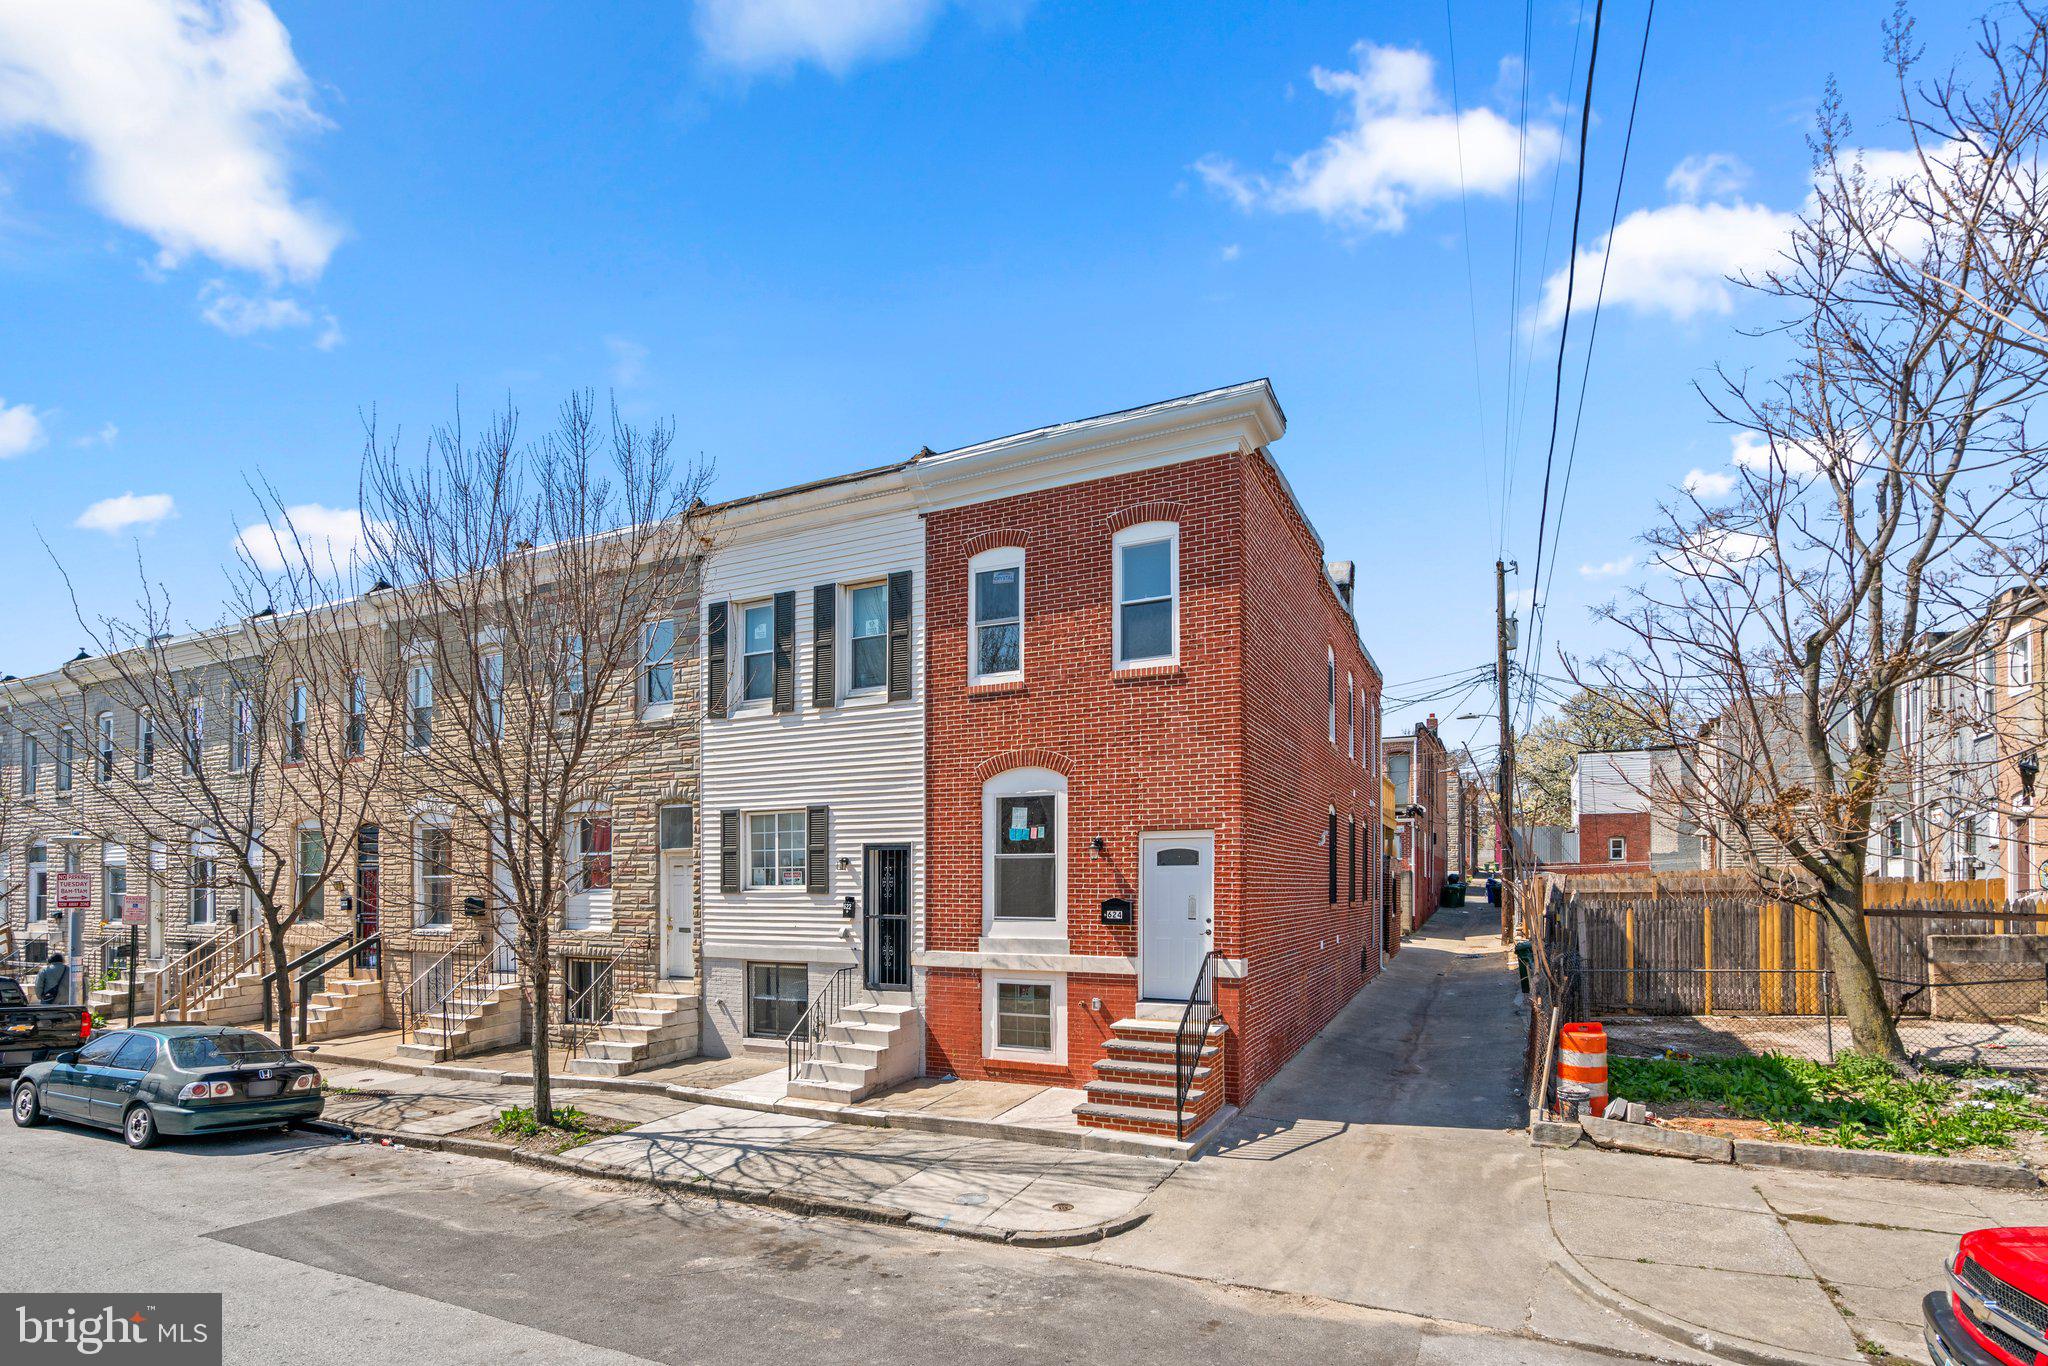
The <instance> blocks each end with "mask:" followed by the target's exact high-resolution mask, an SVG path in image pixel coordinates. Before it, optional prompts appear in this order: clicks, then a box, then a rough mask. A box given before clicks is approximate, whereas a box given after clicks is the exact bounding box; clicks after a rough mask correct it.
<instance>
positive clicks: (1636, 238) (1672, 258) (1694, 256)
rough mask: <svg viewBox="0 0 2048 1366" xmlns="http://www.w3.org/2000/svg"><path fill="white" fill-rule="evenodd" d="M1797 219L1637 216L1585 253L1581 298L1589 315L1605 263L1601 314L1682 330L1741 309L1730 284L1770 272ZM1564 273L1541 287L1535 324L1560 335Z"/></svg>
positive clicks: (1749, 213)
mask: <svg viewBox="0 0 2048 1366" xmlns="http://www.w3.org/2000/svg"><path fill="white" fill-rule="evenodd" d="M1798 221H1799V220H1798V217H1797V215H1794V214H1790V213H1779V212H1778V211H1776V210H1775V209H1769V208H1766V207H1764V206H1763V205H1761V204H1745V203H1741V202H1739V201H1738V202H1735V203H1729V204H1686V203H1680V204H1667V205H1665V206H1664V207H1663V208H1661V209H1637V210H1636V211H1635V212H1634V213H1632V214H1630V215H1628V217H1626V218H1624V219H1622V220H1621V222H1619V223H1617V224H1615V226H1614V231H1613V233H1612V234H1610V235H1609V236H1607V237H1603V238H1602V239H1601V240H1600V241H1598V242H1596V243H1595V244H1594V245H1592V246H1590V247H1582V248H1580V249H1579V273H1578V285H1577V292H1578V298H1577V301H1576V302H1575V304H1574V307H1576V308H1579V309H1586V308H1590V307H1591V306H1592V303H1593V298H1594V295H1595V294H1596V292H1598V290H1599V287H1600V271H1601V267H1602V265H1603V263H1607V258H1608V257H1610V256H1611V257H1612V258H1613V259H1612V262H1611V263H1608V264H1607V265H1606V269H1607V290H1606V294H1605V296H1604V301H1603V307H1621V308H1632V309H1635V310H1636V311H1638V312H1641V313H1664V314H1668V315H1670V316H1671V317H1673V318H1676V319H1678V320H1679V321H1680V322H1685V321H1687V320H1688V319H1691V318H1693V317H1696V316H1697V315H1699V314H1701V313H1730V312H1733V311H1734V308H1735V288H1734V286H1733V285H1731V284H1730V283H1729V279H1730V277H1731V276H1736V275H1741V274H1744V273H1753V272H1757V271H1761V270H1764V269H1766V268H1768V267H1770V266H1771V265H1772V264H1774V263H1775V262H1777V260H1778V259H1779V257H1780V256H1781V255H1782V254H1783V253H1784V251H1785V249H1786V247H1787V246H1789V245H1790V237H1791V233H1792V229H1793V228H1794V227H1795V226H1797V224H1798ZM1565 280H1566V273H1565V271H1564V270H1562V269H1560V270H1559V271H1558V272H1557V273H1556V274H1554V275H1552V276H1551V277H1550V278H1549V279H1548V280H1546V281H1545V282H1544V285H1543V298H1542V301H1541V302H1540V303H1539V304H1538V305H1537V309H1536V321H1537V322H1538V323H1539V324H1541V325H1542V326H1545V327H1554V326H1556V325H1557V324H1558V323H1559V322H1561V321H1562V320H1563V318H1564V302H1565V297H1564V296H1565Z"/></svg>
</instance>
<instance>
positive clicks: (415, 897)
mask: <svg viewBox="0 0 2048 1366" xmlns="http://www.w3.org/2000/svg"><path fill="white" fill-rule="evenodd" d="M429 830H439V831H440V832H441V833H442V834H443V835H445V836H446V837H447V840H448V871H447V873H446V874H444V876H445V877H446V878H447V879H448V918H447V919H446V920H445V921H439V922H437V921H433V920H430V919H428V918H427V860H426V839H425V836H426V832H427V831H429ZM411 844H412V849H411V851H410V852H411V854H412V925H413V929H414V930H415V931H416V932H417V933H420V934H452V933H454V931H455V831H454V830H453V829H452V828H451V826H450V823H449V821H448V819H447V817H445V816H436V815H422V816H416V817H414V818H413V823H412V840H411Z"/></svg>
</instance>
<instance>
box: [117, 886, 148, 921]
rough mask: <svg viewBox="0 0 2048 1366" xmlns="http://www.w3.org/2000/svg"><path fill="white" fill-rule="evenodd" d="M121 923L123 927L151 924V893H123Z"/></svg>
mask: <svg viewBox="0 0 2048 1366" xmlns="http://www.w3.org/2000/svg"><path fill="white" fill-rule="evenodd" d="M121 923H122V924H123V925H147V924H148V923H149V893H148V892H123V893H121Z"/></svg>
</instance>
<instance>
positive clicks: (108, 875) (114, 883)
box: [100, 844, 128, 925]
mask: <svg viewBox="0 0 2048 1366" xmlns="http://www.w3.org/2000/svg"><path fill="white" fill-rule="evenodd" d="M100 881H101V882H102V883H103V884H104V885H105V888H106V890H105V892H104V893H103V894H102V896H101V898H100V919H101V920H104V921H106V922H107V923H108V924H109V925H111V924H113V923H114V922H115V921H117V920H119V919H120V918H121V898H122V897H123V896H125V895H127V892H128V851H127V850H126V849H124V848H122V847H121V846H120V845H118V844H103V845H101V846H100Z"/></svg>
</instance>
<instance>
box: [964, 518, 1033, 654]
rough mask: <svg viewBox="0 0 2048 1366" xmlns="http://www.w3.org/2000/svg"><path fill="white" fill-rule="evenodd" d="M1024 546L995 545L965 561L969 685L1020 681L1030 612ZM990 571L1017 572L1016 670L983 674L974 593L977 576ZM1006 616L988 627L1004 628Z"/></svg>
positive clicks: (977, 603) (977, 597) (978, 605)
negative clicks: (1027, 619) (1026, 626)
mask: <svg viewBox="0 0 2048 1366" xmlns="http://www.w3.org/2000/svg"><path fill="white" fill-rule="evenodd" d="M1024 559H1025V556H1024V547H1022V546H1018V545H1003V546H997V547H995V548H994V549H993V550H984V551H982V552H981V553H980V554H979V555H976V556H975V557H974V558H972V559H970V560H969V561H968V562H967V681H968V682H969V683H1019V682H1022V681H1023V679H1024V667H1025V660H1026V658H1027V656H1026V654H1025V651H1026V650H1027V649H1028V648H1029V646H1030V641H1029V639H1028V638H1027V636H1026V633H1025V629H1024V622H1025V619H1026V616H1027V615H1028V613H1029V611H1030V607H1029V601H1030V599H1029V597H1028V594H1029V592H1030V589H1031V582H1030V577H1029V575H1028V574H1027V573H1026V572H1025V565H1024ZM992 569H1014V570H1016V571H1017V667H1016V668H1014V669H995V670H990V671H989V672H987V673H983V672H982V670H981V650H980V648H979V647H980V643H981V628H982V626H983V624H984V623H983V622H982V619H981V601H980V595H979V594H977V593H976V592H975V591H974V581H975V579H976V578H977V577H979V576H980V575H982V574H985V573H987V572H988V571H989V570H992ZM1008 621H1009V618H1008V617H1000V618H997V619H996V620H995V621H993V622H990V623H987V624H989V625H998V626H999V625H1004V624H1007V623H1008Z"/></svg>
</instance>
